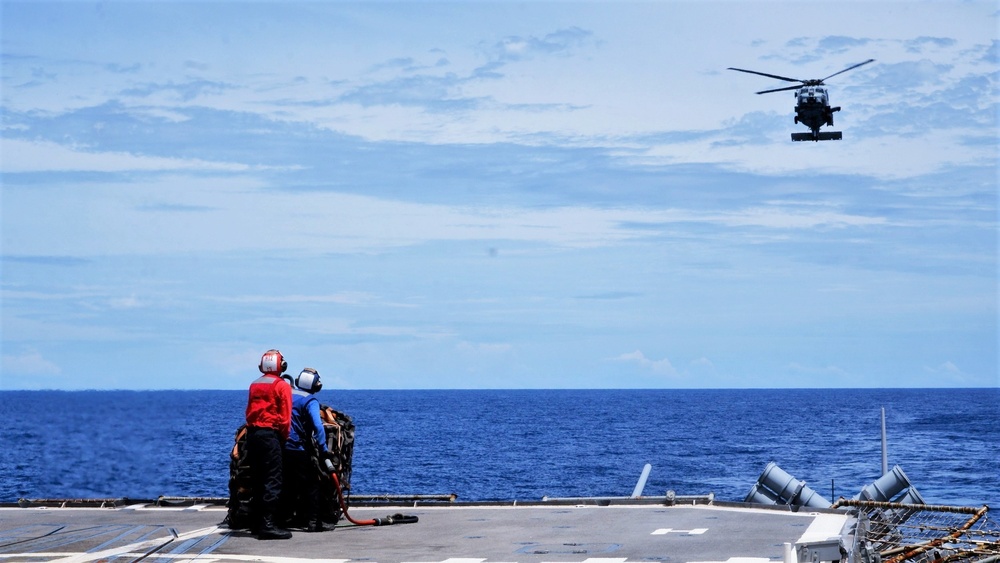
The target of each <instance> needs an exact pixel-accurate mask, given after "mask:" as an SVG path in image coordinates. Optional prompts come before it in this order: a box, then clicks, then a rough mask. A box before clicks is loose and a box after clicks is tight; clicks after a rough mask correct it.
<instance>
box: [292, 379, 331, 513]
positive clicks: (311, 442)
mask: <svg viewBox="0 0 1000 563" xmlns="http://www.w3.org/2000/svg"><path fill="white" fill-rule="evenodd" d="M322 388H323V384H322V382H320V379H319V372H318V371H316V370H315V369H313V368H305V369H303V370H302V371H301V372H300V373H299V375H298V377H296V378H295V389H294V390H293V391H292V427H291V431H290V432H289V433H288V440H286V441H285V495H284V496H285V502H284V503H283V504H284V516H285V518H286V519H287V520H288V524H289V526H290V527H302V528H304V529H305V531H307V532H322V531H324V527H323V520H322V517H321V514H320V489H319V484H320V483H319V479H320V473H319V469H318V468H317V466H316V464H315V463H314V462H313V456H314V455H316V456H317V457H319V459H320V460H322V459H323V457H324V456H325V455H326V453H327V449H326V431H325V430H324V428H323V419H322V418H321V417H320V409H319V399H317V398H316V393H318V392H319V391H320V389H322ZM317 447H318V449H319V450H318V451H317Z"/></svg>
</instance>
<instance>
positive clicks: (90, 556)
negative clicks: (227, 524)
mask: <svg viewBox="0 0 1000 563" xmlns="http://www.w3.org/2000/svg"><path fill="white" fill-rule="evenodd" d="M219 530H220V528H219V527H218V526H209V527H207V528H201V529H199V530H192V531H190V532H186V533H183V534H178V535H175V536H174V538H173V539H170V540H167V541H164V540H165V539H166V538H163V537H159V538H153V539H149V540H146V541H141V542H136V543H132V544H129V545H123V546H121V547H115V548H111V549H105V550H103V551H95V552H93V553H81V554H76V555H71V556H70V557H64V558H62V559H56V561H62V562H64V563H86V562H87V561H98V560H100V559H107V558H110V557H117V556H119V555H123V554H126V553H132V552H133V551H145V550H148V549H150V548H154V547H155V548H157V550H159V549H160V548H162V547H165V546H167V545H168V544H170V543H171V542H173V541H174V540H175V539H176V540H180V541H182V542H183V541H187V540H190V539H192V538H201V537H204V536H207V535H209V534H214V533H215V532H218V531H219ZM160 544H162V545H160ZM157 546H159V547H157Z"/></svg>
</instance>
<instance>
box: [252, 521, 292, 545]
mask: <svg viewBox="0 0 1000 563" xmlns="http://www.w3.org/2000/svg"><path fill="white" fill-rule="evenodd" d="M290 537H292V533H291V532H289V531H288V530H283V529H281V528H279V527H277V526H275V525H274V522H273V521H272V520H271V519H270V518H264V521H263V523H262V524H261V526H260V529H259V530H257V539H259V540H287V539H288V538H290Z"/></svg>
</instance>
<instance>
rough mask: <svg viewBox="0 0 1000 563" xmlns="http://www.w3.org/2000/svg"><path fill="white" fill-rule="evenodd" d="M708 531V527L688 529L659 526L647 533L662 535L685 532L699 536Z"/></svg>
mask: <svg viewBox="0 0 1000 563" xmlns="http://www.w3.org/2000/svg"><path fill="white" fill-rule="evenodd" d="M707 531H708V528H692V529H690V530H675V529H673V528H660V529H658V530H653V532H652V533H651V534H649V535H651V536H662V535H664V534H669V533H675V534H687V535H689V536H700V535H702V534H704V533H705V532H707Z"/></svg>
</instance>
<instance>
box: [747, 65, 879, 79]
mask: <svg viewBox="0 0 1000 563" xmlns="http://www.w3.org/2000/svg"><path fill="white" fill-rule="evenodd" d="M862 64H863V63H862ZM728 70H736V71H739V72H746V73H749V74H759V75H761V76H766V77H768V78H777V79H778V80H784V81H785V82H805V80H799V79H798V78H788V77H787V76H778V75H777V74H768V73H766V72H757V71H756V70H746V69H742V68H733V67H729V68H728ZM841 72H843V71H841Z"/></svg>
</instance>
